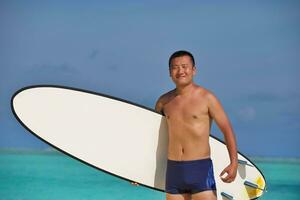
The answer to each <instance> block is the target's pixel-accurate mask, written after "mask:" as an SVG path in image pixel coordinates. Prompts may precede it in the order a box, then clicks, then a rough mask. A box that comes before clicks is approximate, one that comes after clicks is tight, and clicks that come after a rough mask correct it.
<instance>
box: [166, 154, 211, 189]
mask: <svg viewBox="0 0 300 200" xmlns="http://www.w3.org/2000/svg"><path fill="white" fill-rule="evenodd" d="M206 190H216V182H215V178H214V172H213V164H212V160H211V159H210V158H207V159H201V160H191V161H174V160H168V163H167V173H166V192H167V193H170V194H184V193H190V194H194V193H197V192H203V191H206Z"/></svg>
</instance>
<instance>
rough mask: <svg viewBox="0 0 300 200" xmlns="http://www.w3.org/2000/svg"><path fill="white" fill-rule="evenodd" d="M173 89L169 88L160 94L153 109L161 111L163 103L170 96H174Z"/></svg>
mask: <svg viewBox="0 0 300 200" xmlns="http://www.w3.org/2000/svg"><path fill="white" fill-rule="evenodd" d="M174 93H175V90H171V91H169V92H167V93H165V94H163V95H161V96H160V97H159V98H158V100H157V102H156V105H155V110H156V111H157V112H159V113H162V110H163V107H164V105H165V104H166V103H167V102H169V101H170V99H171V97H172V96H174Z"/></svg>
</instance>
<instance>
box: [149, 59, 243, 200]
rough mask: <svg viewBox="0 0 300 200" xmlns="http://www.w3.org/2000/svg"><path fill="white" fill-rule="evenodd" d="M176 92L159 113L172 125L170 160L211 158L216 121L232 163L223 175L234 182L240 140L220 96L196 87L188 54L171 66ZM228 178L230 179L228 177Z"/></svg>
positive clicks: (176, 198) (180, 197)
mask: <svg viewBox="0 0 300 200" xmlns="http://www.w3.org/2000/svg"><path fill="white" fill-rule="evenodd" d="M169 70H170V77H171V78H172V80H173V82H174V83H175V85H176V88H175V89H174V90H171V91H169V92H167V93H166V94H164V95H162V96H161V97H160V98H159V99H158V101H157V102H156V106H155V110H156V111H157V112H159V113H164V115H165V116H166V119H167V125H168V137H169V144H168V159H170V160H177V161H186V160H199V159H205V158H210V146H209V135H210V129H211V124H212V121H213V120H214V121H215V122H216V124H217V125H218V127H219V128H220V130H221V131H222V133H223V134H224V138H225V142H226V145H227V149H228V153H229V157H230V163H229V165H228V166H227V167H226V168H225V169H224V170H223V171H222V173H221V174H220V176H221V179H222V180H223V181H224V182H226V183H230V182H232V181H234V179H235V177H236V174H237V167H238V162H237V147H236V139H235V135H234V132H233V129H232V126H231V124H230V121H229V119H228V117H227V115H226V113H225V111H224V109H223V107H222V105H221V103H220V102H219V100H218V99H217V97H216V96H215V95H214V94H213V93H212V92H210V91H208V90H207V89H205V88H203V87H201V86H199V85H196V84H195V83H194V81H193V77H194V76H195V74H196V67H195V66H194V64H193V62H192V59H191V57H190V56H188V55H184V56H180V57H175V58H173V59H172V60H171V64H170V68H169ZM223 175H224V176H225V175H227V176H225V177H224V176H223ZM166 199H167V200H190V199H192V200H216V199H217V197H216V193H215V191H204V192H199V193H196V194H169V193H167V195H166Z"/></svg>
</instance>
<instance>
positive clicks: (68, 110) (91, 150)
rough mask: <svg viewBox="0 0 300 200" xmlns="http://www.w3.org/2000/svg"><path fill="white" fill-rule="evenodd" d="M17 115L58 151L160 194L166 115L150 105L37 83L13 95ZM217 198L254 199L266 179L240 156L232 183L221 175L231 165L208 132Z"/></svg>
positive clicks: (166, 138)
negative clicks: (157, 191) (225, 181)
mask: <svg viewBox="0 0 300 200" xmlns="http://www.w3.org/2000/svg"><path fill="white" fill-rule="evenodd" d="M11 109H12V111H13V113H14V115H15V117H16V119H17V120H18V121H19V122H20V123H21V124H22V125H23V127H25V128H26V129H27V130H28V131H29V132H30V133H32V134H33V135H35V136H36V137H38V138H39V139H41V140H42V141H44V142H46V143H47V144H49V145H51V146H52V147H54V148H56V149H58V150H59V151H61V152H63V153H65V154H67V155H69V156H71V157H73V158H75V159H77V160H79V161H81V162H83V163H85V164H87V165H89V166H92V167H94V168H96V169H99V170H102V171H104V172H106V173H109V174H111V175H113V176H117V177H119V178H122V179H125V180H127V181H131V182H136V183H138V184H140V185H142V186H145V187H148V188H151V189H155V190H159V191H162V192H164V187H165V173H166V161H167V145H168V136H167V124H166V119H165V117H164V116H162V115H161V114H159V113H157V112H155V111H154V110H153V109H150V108H147V107H145V106H141V105H138V104H135V103H132V102H129V101H126V100H123V99H119V98H116V97H112V96H108V95H105V94H100V93H96V92H92V91H86V90H82V89H77V88H71V87H63V86H55V85H36V86H29V87H25V88H22V89H20V90H18V91H17V92H16V93H15V94H14V95H13V97H12V99H11ZM209 142H210V146H211V158H212V161H213V166H214V174H215V179H216V186H217V197H218V199H219V200H220V199H223V200H224V199H238V200H248V199H256V198H259V197H261V196H262V194H263V192H264V191H265V190H266V181H265V178H264V176H263V174H262V172H261V171H260V170H259V169H258V168H257V166H255V164H254V163H253V162H252V161H251V160H250V159H248V158H247V157H246V156H244V155H242V154H241V153H239V154H238V159H239V166H238V174H237V177H236V179H235V181H234V182H232V183H229V184H228V183H224V182H222V180H221V179H220V177H219V174H220V173H221V171H222V170H223V169H224V168H225V167H226V166H227V165H228V164H229V155H228V152H227V148H226V145H225V144H224V143H223V142H222V141H221V140H219V139H217V138H215V137H213V136H210V139H209Z"/></svg>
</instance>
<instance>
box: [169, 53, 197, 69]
mask: <svg viewBox="0 0 300 200" xmlns="http://www.w3.org/2000/svg"><path fill="white" fill-rule="evenodd" d="M182 56H189V57H190V58H191V60H192V63H193V66H195V59H194V56H193V54H191V53H190V52H188V51H185V50H180V51H176V52H174V53H173V54H172V55H171V56H170V58H169V68H170V67H171V62H172V60H173V59H174V58H177V57H182Z"/></svg>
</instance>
